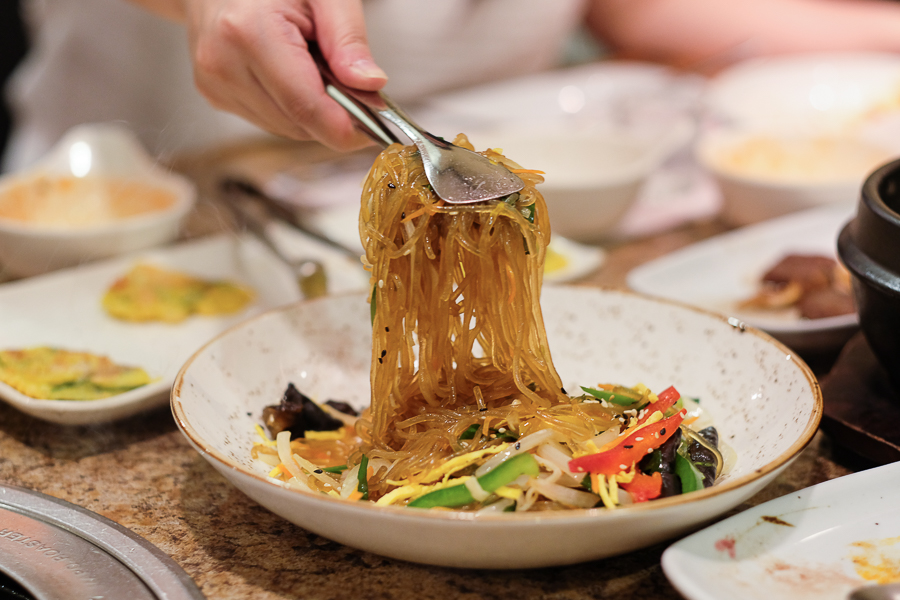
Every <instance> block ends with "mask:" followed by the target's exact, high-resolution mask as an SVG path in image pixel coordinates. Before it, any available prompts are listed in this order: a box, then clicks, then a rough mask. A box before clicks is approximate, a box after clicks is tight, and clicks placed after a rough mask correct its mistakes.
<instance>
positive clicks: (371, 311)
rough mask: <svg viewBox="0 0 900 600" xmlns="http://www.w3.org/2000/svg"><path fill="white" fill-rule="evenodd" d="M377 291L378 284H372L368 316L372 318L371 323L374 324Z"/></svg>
mask: <svg viewBox="0 0 900 600" xmlns="http://www.w3.org/2000/svg"><path fill="white" fill-rule="evenodd" d="M376 291H378V286H377V285H373V286H372V301H371V302H369V316H370V317H371V319H372V325H374V324H375V310H376V308H377V307H376V300H375V292H376Z"/></svg>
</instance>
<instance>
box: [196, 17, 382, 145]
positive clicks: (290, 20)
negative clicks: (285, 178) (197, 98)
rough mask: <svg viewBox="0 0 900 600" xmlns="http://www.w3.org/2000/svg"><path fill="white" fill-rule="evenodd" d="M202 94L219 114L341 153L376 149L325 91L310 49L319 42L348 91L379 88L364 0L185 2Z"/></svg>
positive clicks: (380, 81)
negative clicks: (229, 113)
mask: <svg viewBox="0 0 900 600" xmlns="http://www.w3.org/2000/svg"><path fill="white" fill-rule="evenodd" d="M184 1H185V4H184V9H185V19H186V22H187V28H188V35H189V39H190V44H191V53H192V59H193V64H194V80H195V82H196V85H197V87H198V89H199V90H200V92H201V93H202V94H203V95H204V96H205V97H206V98H207V100H208V101H209V102H210V103H211V104H212V105H213V106H215V107H216V108H219V109H222V110H226V111H229V112H232V113H235V114H237V115H240V116H241V117H243V118H245V119H247V120H249V121H251V122H253V123H255V124H256V125H258V126H260V127H262V128H263V129H265V130H267V131H269V132H271V133H274V134H276V135H282V136H285V137H288V138H292V139H296V140H318V141H319V142H322V143H323V144H325V145H327V146H329V147H331V148H333V149H335V150H340V151H347V150H353V149H357V148H361V147H363V146H367V145H370V144H371V143H372V142H371V140H370V139H369V138H368V137H366V136H365V135H363V134H362V133H360V132H359V131H358V130H357V129H356V128H355V127H354V125H353V122H352V120H351V119H350V116H349V115H348V114H347V112H346V111H345V110H344V109H343V108H341V107H340V106H339V105H338V104H337V103H336V102H335V101H334V100H332V99H331V98H330V97H329V96H328V95H327V94H326V93H325V89H324V85H323V83H322V77H321V75H320V74H319V71H318V69H317V68H316V65H315V62H314V61H313V59H312V57H311V56H310V55H309V52H308V51H307V41H308V40H310V41H311V40H315V41H316V42H318V44H319V47H320V49H321V52H322V54H323V55H324V57H325V59H326V60H327V61H328V64H329V66H330V67H331V70H332V72H333V73H334V75H335V76H336V77H337V78H338V80H339V81H341V82H342V83H344V84H345V85H347V86H349V87H352V88H356V89H359V90H365V91H376V90H379V89H381V87H382V86H384V84H385V82H386V81H387V76H386V75H385V74H384V72H383V71H382V70H381V69H380V68H379V67H378V66H377V65H376V64H375V62H374V60H373V59H372V56H371V54H370V52H369V46H368V42H367V39H366V31H365V23H364V21H363V13H362V4H361V0H184Z"/></svg>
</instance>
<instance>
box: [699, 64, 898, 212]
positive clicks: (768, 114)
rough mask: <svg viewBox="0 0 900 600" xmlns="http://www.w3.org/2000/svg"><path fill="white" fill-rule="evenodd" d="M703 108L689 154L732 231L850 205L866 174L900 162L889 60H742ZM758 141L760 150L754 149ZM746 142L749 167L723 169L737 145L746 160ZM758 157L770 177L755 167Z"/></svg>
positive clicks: (721, 78)
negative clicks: (719, 199) (713, 186)
mask: <svg viewBox="0 0 900 600" xmlns="http://www.w3.org/2000/svg"><path fill="white" fill-rule="evenodd" d="M702 104H703V106H704V109H705V118H704V125H703V128H702V129H703V131H702V133H701V135H700V136H699V137H698V139H697V142H696V145H695V156H696V158H697V160H698V162H699V163H700V164H701V165H703V166H704V167H705V168H706V169H707V170H708V171H709V172H711V173H712V174H713V176H714V177H715V178H716V180H717V181H718V183H719V185H720V187H721V190H722V195H723V200H724V202H723V210H722V216H723V219H724V220H725V221H727V222H728V223H730V224H732V225H736V226H740V225H748V224H750V223H755V222H758V221H763V220H766V219H769V218H773V217H777V216H781V215H784V214H787V213H790V212H794V211H798V210H804V209H808V208H815V207H818V206H823V205H844V206H847V207H852V206H853V205H855V203H856V200H857V198H858V196H859V190H860V188H861V187H862V182H863V181H864V180H865V178H866V176H867V175H868V174H869V173H870V172H872V171H874V170H875V168H876V167H877V166H879V165H880V164H883V163H886V162H888V161H889V159H890V158H891V157H893V156H900V56H898V55H896V54H891V53H872V52H828V53H824V52H813V53H804V54H796V55H786V56H769V57H762V58H755V59H751V60H747V61H744V62H741V63H739V64H736V65H734V66H732V67H730V68H728V69H726V70H724V71H723V72H721V73H720V74H718V75H717V76H716V77H715V78H713V79H712V80H711V81H710V82H709V84H708V86H707V88H706V90H705V92H704V94H703V98H702ZM762 139H766V140H768V145H765V144H759V143H758V142H759V141H760V140H762ZM748 143H755V144H756V146H755V152H756V156H755V158H754V159H753V160H751V161H750V162H754V161H755V165H749V164H747V162H744V163H743V164H742V165H735V164H729V160H728V156H729V155H730V154H732V153H733V152H734V151H735V149H738V148H741V147H743V148H744V150H745V153H744V158H745V159H746V158H748V157H749V153H748V152H747V148H748V146H747V144H748ZM875 149H879V150H880V151H881V154H880V158H879V157H878V156H879V153H878V152H877V151H876V150H875ZM766 154H768V156H766ZM867 157H868V158H867ZM872 157H874V158H872ZM765 159H768V160H769V163H768V164H769V167H770V169H769V172H766V171H765V169H762V168H761V167H762V162H761V161H763V160H765ZM851 167H852V168H851Z"/></svg>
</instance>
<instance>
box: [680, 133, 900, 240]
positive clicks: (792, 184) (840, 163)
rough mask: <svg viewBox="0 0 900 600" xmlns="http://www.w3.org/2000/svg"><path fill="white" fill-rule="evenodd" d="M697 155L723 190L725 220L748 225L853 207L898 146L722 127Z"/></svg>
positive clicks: (705, 136)
mask: <svg viewBox="0 0 900 600" xmlns="http://www.w3.org/2000/svg"><path fill="white" fill-rule="evenodd" d="M695 151H696V152H695V154H696V158H697V161H698V162H699V163H700V164H701V165H702V166H703V167H704V168H705V169H706V170H707V171H709V172H710V173H711V174H712V175H713V177H714V178H715V179H716V182H717V183H718V185H719V188H720V190H721V192H722V197H723V204H722V219H723V220H725V221H726V222H727V223H729V224H731V225H735V226H741V225H749V224H751V223H757V222H760V221H764V220H767V219H771V218H775V217H779V216H782V215H785V214H788V213H792V212H797V211H800V210H805V209H810V208H817V207H820V206H826V205H843V206H846V207H847V208H852V207H853V205H854V204H855V203H856V199H857V197H858V195H859V188H860V187H861V186H862V182H863V181H864V180H865V178H866V176H867V175H868V174H869V173H871V172H872V171H873V170H874V169H876V168H877V167H878V166H880V165H882V164H884V163H885V162H888V161H889V160H890V159H891V158H893V157H894V156H897V155H900V150H898V149H891V148H889V147H886V145H881V144H878V143H876V142H870V141H868V140H866V139H863V138H861V137H859V136H850V135H848V136H840V135H827V134H821V135H816V134H794V133H790V132H766V131H762V130H735V129H720V130H715V131H707V132H705V133H704V134H703V135H701V136H700V139H699V140H698V142H697V144H696V146H695Z"/></svg>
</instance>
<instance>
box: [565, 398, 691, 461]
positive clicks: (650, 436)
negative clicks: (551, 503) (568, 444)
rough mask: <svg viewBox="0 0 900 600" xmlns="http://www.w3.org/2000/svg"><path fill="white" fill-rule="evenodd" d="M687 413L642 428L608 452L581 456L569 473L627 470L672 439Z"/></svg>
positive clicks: (681, 412) (683, 412)
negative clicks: (649, 452)
mask: <svg viewBox="0 0 900 600" xmlns="http://www.w3.org/2000/svg"><path fill="white" fill-rule="evenodd" d="M685 414H687V411H686V410H682V411H679V412H678V413H676V414H674V415H672V416H671V417H669V418H668V419H662V420H661V421H657V422H656V423H653V424H652V425H647V426H646V427H642V428H640V429H638V430H637V431H635V432H634V433H632V434H631V435H629V436H628V437H627V438H625V441H623V442H622V443H621V444H619V445H618V446H616V447H615V448H611V449H609V450H607V451H605V452H597V453H596V454H588V455H586V456H579V457H578V458H573V459H572V460H570V461H569V470H570V471H572V472H575V473H599V474H601V475H615V474H617V473H621V472H622V471H627V470H629V469H630V468H631V465H633V464H634V463H636V462H638V461H639V460H641V459H642V458H643V457H644V456H646V455H647V453H648V451H650V450H653V449H654V448H658V447H659V446H660V445H662V443H663V442H665V441H666V440H667V439H669V438H670V437H671V436H672V434H674V433H675V431H676V430H677V429H678V426H679V425H680V424H681V422H682V421H683V420H684V415H685Z"/></svg>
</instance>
